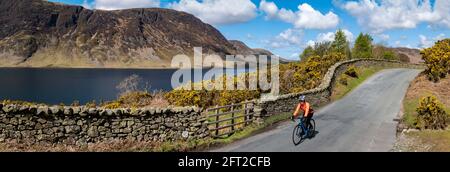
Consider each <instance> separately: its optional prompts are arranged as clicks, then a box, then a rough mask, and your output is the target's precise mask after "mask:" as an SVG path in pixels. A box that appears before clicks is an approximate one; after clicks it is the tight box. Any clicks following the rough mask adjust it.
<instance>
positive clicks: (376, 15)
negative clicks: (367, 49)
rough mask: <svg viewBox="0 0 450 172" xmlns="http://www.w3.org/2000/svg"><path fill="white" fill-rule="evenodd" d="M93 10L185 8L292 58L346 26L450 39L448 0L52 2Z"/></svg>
mask: <svg viewBox="0 0 450 172" xmlns="http://www.w3.org/2000/svg"><path fill="white" fill-rule="evenodd" d="M50 1H54V2H62V3H67V4H75V5H83V6H85V7H87V8H91V9H106V10H114V9H126V8H142V7H160V8H172V9H176V10H180V11H186V12H189V13H191V14H194V15H195V16H197V17H199V18H200V19H202V20H203V21H204V22H206V23H209V24H211V25H213V26H215V27H216V28H217V29H219V30H220V31H221V32H222V34H224V36H225V37H226V38H227V39H237V40H241V41H243V42H245V43H246V44H247V45H249V46H250V47H252V48H265V49H268V50H270V51H272V52H274V53H275V54H277V55H280V56H282V57H285V58H288V59H298V54H299V53H301V52H302V50H303V49H304V48H305V47H306V46H307V45H311V44H313V43H314V42H320V41H328V40H332V39H333V36H334V34H333V33H334V32H335V31H336V30H337V29H343V30H344V31H345V33H346V35H347V36H348V38H349V41H353V40H354V39H355V38H356V37H357V35H358V34H359V33H360V32H364V33H370V34H371V35H372V36H373V38H374V42H375V43H382V44H384V45H387V46H392V47H399V46H401V47H410V48H425V47H430V46H431V45H433V43H434V42H435V41H437V40H440V39H443V38H448V37H450V1H448V0H351V1H345V0H331V1H322V0H321V1H318V0H50Z"/></svg>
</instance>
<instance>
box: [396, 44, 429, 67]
mask: <svg viewBox="0 0 450 172" xmlns="http://www.w3.org/2000/svg"><path fill="white" fill-rule="evenodd" d="M390 49H391V50H392V51H394V52H395V53H396V54H397V55H400V54H404V55H406V56H408V57H409V61H410V62H411V63H414V64H419V63H422V62H423V59H422V55H420V50H419V49H413V48H405V47H398V48H390Z"/></svg>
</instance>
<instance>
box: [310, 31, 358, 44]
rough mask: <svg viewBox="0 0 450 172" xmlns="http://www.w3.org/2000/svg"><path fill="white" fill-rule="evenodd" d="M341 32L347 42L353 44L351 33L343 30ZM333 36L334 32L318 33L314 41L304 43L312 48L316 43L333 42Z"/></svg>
mask: <svg viewBox="0 0 450 172" xmlns="http://www.w3.org/2000/svg"><path fill="white" fill-rule="evenodd" d="M342 31H343V32H344V34H345V36H346V37H347V41H348V42H353V39H354V36H353V33H352V32H350V31H349V30H347V29H343V30H342ZM335 34H336V33H335V32H327V33H319V34H318V35H317V37H316V40H315V41H313V40H309V41H308V42H307V43H306V45H308V46H314V44H315V43H316V42H327V41H329V42H331V41H334V37H335Z"/></svg>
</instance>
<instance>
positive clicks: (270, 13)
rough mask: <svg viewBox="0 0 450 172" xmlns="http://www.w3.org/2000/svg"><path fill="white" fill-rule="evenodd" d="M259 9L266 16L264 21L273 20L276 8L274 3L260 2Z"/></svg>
mask: <svg viewBox="0 0 450 172" xmlns="http://www.w3.org/2000/svg"><path fill="white" fill-rule="evenodd" d="M259 9H260V10H262V11H264V12H265V13H266V14H267V16H266V19H270V18H275V17H276V16H277V12H278V7H277V5H276V4H275V3H274V2H266V1H265V0H263V1H261V3H260V5H259Z"/></svg>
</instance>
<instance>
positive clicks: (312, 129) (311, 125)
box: [309, 119, 316, 137]
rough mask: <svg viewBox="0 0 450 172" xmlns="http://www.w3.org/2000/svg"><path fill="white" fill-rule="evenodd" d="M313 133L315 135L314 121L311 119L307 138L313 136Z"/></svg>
mask: <svg viewBox="0 0 450 172" xmlns="http://www.w3.org/2000/svg"><path fill="white" fill-rule="evenodd" d="M315 133H316V121H314V119H311V121H310V125H309V137H312V136H314V134H315Z"/></svg>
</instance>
